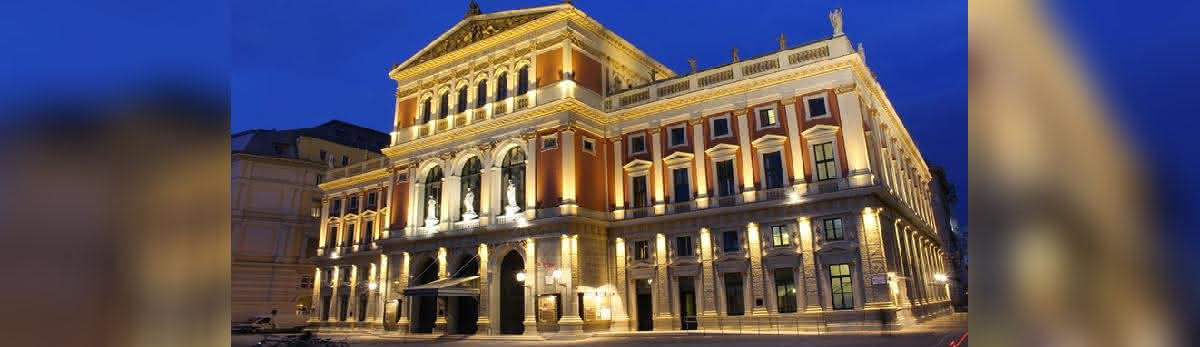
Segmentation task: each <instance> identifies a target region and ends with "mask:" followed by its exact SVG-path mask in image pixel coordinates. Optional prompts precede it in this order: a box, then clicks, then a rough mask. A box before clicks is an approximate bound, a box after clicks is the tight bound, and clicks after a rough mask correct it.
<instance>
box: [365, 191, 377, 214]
mask: <svg viewBox="0 0 1200 347" xmlns="http://www.w3.org/2000/svg"><path fill="white" fill-rule="evenodd" d="M378 204H379V197H378V196H376V194H375V192H370V193H367V209H368V210H374V209H375V207H377V205H378Z"/></svg>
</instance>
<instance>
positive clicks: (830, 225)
mask: <svg viewBox="0 0 1200 347" xmlns="http://www.w3.org/2000/svg"><path fill="white" fill-rule="evenodd" d="M823 227H824V229H825V241H836V240H841V239H844V238H845V237H846V235H844V234H843V233H842V219H841V218H828V219H825V220H824V225H823Z"/></svg>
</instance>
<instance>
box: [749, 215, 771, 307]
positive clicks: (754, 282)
mask: <svg viewBox="0 0 1200 347" xmlns="http://www.w3.org/2000/svg"><path fill="white" fill-rule="evenodd" d="M746 244H747V245H748V247H747V249H746V252H749V253H750V292H751V297H752V298H753V300H752V301H751V305H752V306H751V307H753V308H752V309H751V311H750V312H751V315H755V316H759V315H766V314H767V313H768V311H767V305H766V301H767V300H766V298H764V297H763V295H764V294H763V293H764V290H763V287H764V285H763V262H762V237H761V236H760V235H759V233H758V224H757V223H750V224H747V225H746ZM759 302H762V303H763V304H762V305H759V304H758V303H759Z"/></svg>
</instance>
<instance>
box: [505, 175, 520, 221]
mask: <svg viewBox="0 0 1200 347" xmlns="http://www.w3.org/2000/svg"><path fill="white" fill-rule="evenodd" d="M504 195H505V198H506V199H505V202H506V204H505V205H504V213H505V214H506V215H508V216H512V215H514V214H516V213H517V212H518V211H520V210H521V207H520V206H518V205H517V185H516V184H513V181H512V179H511V178H510V179H508V184H506V185H505V188H504Z"/></svg>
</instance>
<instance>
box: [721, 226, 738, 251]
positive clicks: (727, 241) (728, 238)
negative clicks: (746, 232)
mask: <svg viewBox="0 0 1200 347" xmlns="http://www.w3.org/2000/svg"><path fill="white" fill-rule="evenodd" d="M741 249H742V242H741V241H739V240H738V232H737V231H736V230H730V231H726V232H724V233H722V234H721V250H722V251H725V252H737V251H739V250H741Z"/></svg>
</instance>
